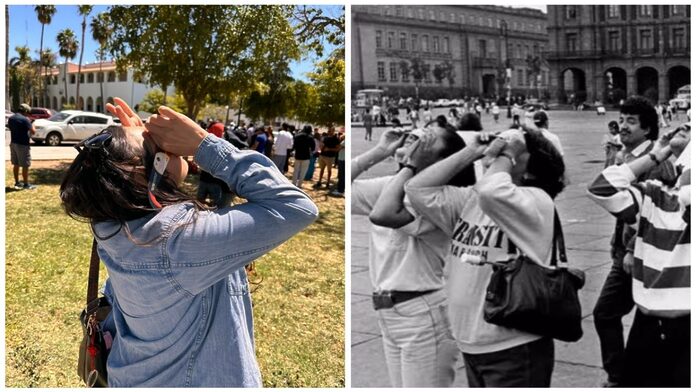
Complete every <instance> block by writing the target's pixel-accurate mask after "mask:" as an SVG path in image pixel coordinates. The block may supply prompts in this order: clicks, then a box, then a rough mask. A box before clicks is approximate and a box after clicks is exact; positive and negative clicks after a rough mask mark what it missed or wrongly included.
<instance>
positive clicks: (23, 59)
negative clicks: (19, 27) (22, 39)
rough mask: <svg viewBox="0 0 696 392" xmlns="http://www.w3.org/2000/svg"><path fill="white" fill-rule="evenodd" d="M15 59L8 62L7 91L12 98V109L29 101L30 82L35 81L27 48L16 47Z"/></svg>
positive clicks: (32, 65)
mask: <svg viewBox="0 0 696 392" xmlns="http://www.w3.org/2000/svg"><path fill="white" fill-rule="evenodd" d="M15 51H16V52H17V57H13V58H11V59H10V61H9V64H8V65H9V74H10V81H9V90H10V94H11V96H12V107H13V108H14V109H16V108H18V107H19V104H20V103H23V102H27V100H28V99H31V86H32V80H34V79H35V75H36V69H35V68H34V67H35V64H34V62H33V61H32V59H31V56H29V53H30V49H29V47H28V46H17V47H16V48H15Z"/></svg>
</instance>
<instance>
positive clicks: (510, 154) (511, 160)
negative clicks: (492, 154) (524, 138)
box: [498, 151, 517, 166]
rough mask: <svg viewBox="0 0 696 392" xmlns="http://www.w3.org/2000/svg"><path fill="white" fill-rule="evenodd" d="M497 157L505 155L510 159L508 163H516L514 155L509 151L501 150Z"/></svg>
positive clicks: (513, 164)
mask: <svg viewBox="0 0 696 392" xmlns="http://www.w3.org/2000/svg"><path fill="white" fill-rule="evenodd" d="M498 156H499V157H506V158H507V159H509V160H510V163H512V166H515V165H516V164H517V161H516V160H515V156H514V155H512V153H511V152H510V151H503V152H501V153H500V154H499V155H498Z"/></svg>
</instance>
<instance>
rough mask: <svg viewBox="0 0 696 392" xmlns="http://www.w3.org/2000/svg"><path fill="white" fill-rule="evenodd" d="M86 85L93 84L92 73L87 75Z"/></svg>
mask: <svg viewBox="0 0 696 392" xmlns="http://www.w3.org/2000/svg"><path fill="white" fill-rule="evenodd" d="M87 83H94V73H93V72H90V73H89V74H87Z"/></svg>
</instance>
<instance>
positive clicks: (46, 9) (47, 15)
mask: <svg viewBox="0 0 696 392" xmlns="http://www.w3.org/2000/svg"><path fill="white" fill-rule="evenodd" d="M34 11H35V12H36V17H37V18H38V19H39V23H41V41H40V42H41V43H40V44H39V53H41V54H42V55H43V37H44V28H45V27H46V25H47V24H51V20H52V19H53V15H55V13H56V6H54V5H37V6H35V7H34ZM42 65H43V61H41V62H40V65H39V66H42ZM44 69H46V68H44ZM41 73H42V72H40V71H39V74H41ZM39 91H41V84H39ZM42 97H43V99H44V104H45V102H46V101H48V89H47V88H44V89H43V94H42Z"/></svg>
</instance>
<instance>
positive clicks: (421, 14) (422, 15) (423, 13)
mask: <svg viewBox="0 0 696 392" xmlns="http://www.w3.org/2000/svg"><path fill="white" fill-rule="evenodd" d="M418 19H421V20H424V19H425V12H424V11H423V9H422V8H419V9H418Z"/></svg>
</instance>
